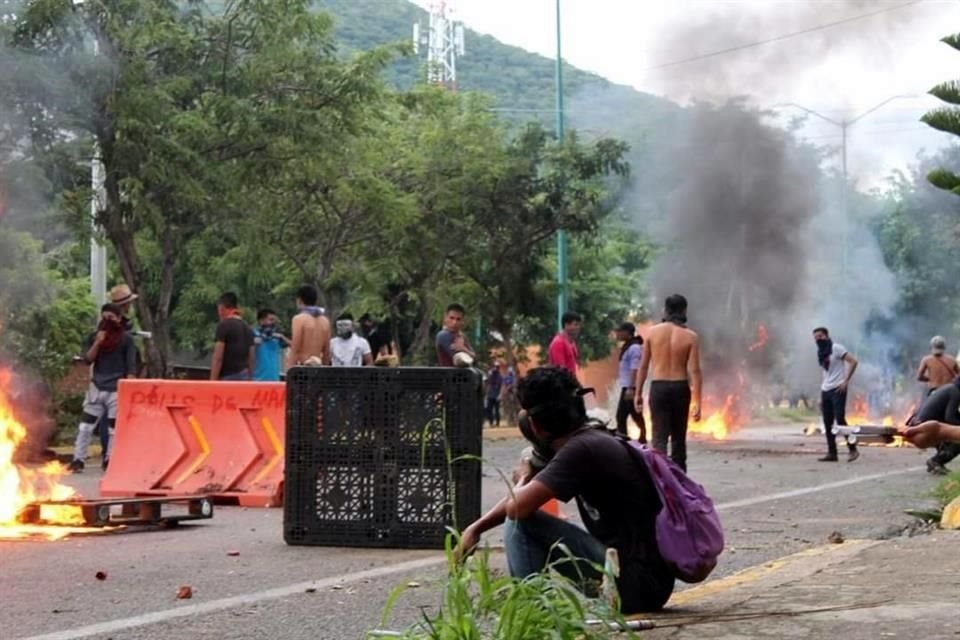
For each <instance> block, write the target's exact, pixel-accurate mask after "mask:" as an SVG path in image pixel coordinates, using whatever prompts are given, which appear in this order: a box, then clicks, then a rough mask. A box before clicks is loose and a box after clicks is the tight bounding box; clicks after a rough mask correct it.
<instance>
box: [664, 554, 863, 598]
mask: <svg viewBox="0 0 960 640" xmlns="http://www.w3.org/2000/svg"><path fill="white" fill-rule="evenodd" d="M876 544H879V541H877V540H847V541H846V542H844V543H843V544H827V545H823V546H820V547H813V548H812V549H805V550H803V551H799V552H797V553H794V554H792V555H789V556H784V557H782V558H777V559H776V560H771V561H770V562H765V563H763V564H759V565H756V566H753V567H748V568H747V569H743V570H742V571H738V572H737V573H734V574H733V575H730V576H727V577H725V578H720V579H719V580H712V581H710V582H707V583H704V584H701V585H697V586H695V587H691V588H689V589H685V590H684V591H680V592H678V593H674V594H673V597H672V598H670V602H668V603H667V607H668V608H670V607H683V606H685V605H688V604H690V603H692V602H696V601H698V600H703V599H704V598H709V597H712V596H716V595H720V594H722V593H725V592H727V591H731V590H732V589H739V588H742V587H745V586H747V585H750V584H754V583H756V582H758V581H760V580H762V579H764V578H769V577H772V576H775V575H777V574H791V573H796V572H792V571H790V570H791V569H794V568H803V569H804V570H805V571H803V572H802V574H803V575H812V574H813V573H814V572H816V571H819V570H820V569H822V568H823V567H825V566H829V565H830V564H833V563H834V562H836V561H838V559H842V558H843V557H846V556H849V555H854V554H856V553H859V552H860V551H863V550H864V549H868V548H869V547H872V546H874V545H876ZM836 556H840V558H836ZM815 559H817V560H819V561H818V562H813V560H815ZM794 577H802V576H794V575H790V576H788V579H792V578H794Z"/></svg>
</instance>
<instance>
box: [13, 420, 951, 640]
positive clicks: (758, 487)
mask: <svg viewBox="0 0 960 640" xmlns="http://www.w3.org/2000/svg"><path fill="white" fill-rule="evenodd" d="M800 430H801V428H800V427H798V426H790V427H755V428H751V429H748V430H746V431H743V432H741V433H740V434H737V436H736V439H734V440H730V441H724V442H704V441H697V442H693V443H692V444H691V452H690V456H691V463H690V471H691V474H692V475H693V476H694V477H695V478H696V479H697V480H698V481H700V482H701V483H702V484H704V485H705V486H706V487H707V489H708V492H709V493H710V494H711V496H712V497H713V499H714V501H715V503H716V504H717V505H718V507H719V509H720V513H721V517H722V519H723V522H724V526H725V529H726V540H727V551H726V552H725V554H724V556H723V557H722V559H721V564H720V566H719V567H718V569H717V571H716V572H715V573H714V577H722V576H725V575H729V574H730V573H733V572H735V571H738V570H740V569H743V568H746V567H750V566H755V565H758V564H761V563H764V562H767V561H769V560H771V559H774V558H778V557H781V556H784V555H787V554H790V553H794V552H796V551H799V550H802V549H805V548H810V547H813V546H819V545H822V544H824V543H826V542H827V538H828V536H829V535H830V534H831V533H832V532H834V531H839V532H840V533H842V534H843V535H844V536H845V537H847V538H879V537H890V536H895V535H898V534H899V533H900V532H901V531H902V530H903V529H904V527H905V526H906V525H907V524H908V523H909V518H908V517H907V516H905V515H904V514H903V510H904V509H905V508H909V507H916V506H923V505H924V504H927V503H928V502H929V498H928V494H929V491H930V489H931V488H932V487H933V486H934V484H935V480H934V479H933V478H931V477H930V476H928V475H927V474H926V473H925V472H924V471H923V470H922V464H923V460H924V454H923V453H922V452H919V451H916V450H914V449H910V448H906V449H891V448H880V447H870V448H865V449H864V455H863V456H862V457H861V459H860V460H859V461H857V462H855V463H853V464H848V463H846V462H840V463H832V464H826V463H819V462H817V461H816V458H817V457H818V456H819V455H821V454H822V451H821V449H822V447H823V445H822V444H821V439H820V437H811V438H805V437H803V436H801V435H800ZM519 448H520V442H519V441H516V440H506V441H494V442H487V443H486V444H485V452H484V455H485V457H486V458H487V459H488V460H490V465H491V468H488V469H487V470H486V471H485V474H484V475H485V477H484V503H485V504H486V505H491V504H493V502H495V501H496V500H497V499H498V498H499V497H500V496H501V495H502V491H503V490H502V485H501V484H500V480H499V478H498V476H497V474H496V473H495V472H494V471H493V469H492V465H496V466H498V467H500V468H501V469H504V470H506V471H509V470H510V469H511V468H512V466H513V462H514V460H515V458H516V455H517V453H518V451H519ZM98 476H99V473H98V472H95V471H88V472H87V473H86V474H84V475H82V476H75V477H74V478H73V479H72V481H73V482H74V483H75V484H76V486H77V487H78V488H79V489H80V490H81V491H82V492H83V493H84V494H85V495H91V496H92V495H96V481H97V480H98ZM574 511H575V509H574V508H573V507H572V505H567V506H565V512H566V513H567V514H570V515H573V513H574ZM281 521H282V513H281V510H279V509H272V510H258V509H244V508H239V507H232V508H231V507H220V508H218V509H217V512H216V515H215V518H214V519H213V520H210V521H206V522H204V523H203V524H197V525H194V526H189V527H188V526H183V527H181V528H179V529H172V530H149V531H142V532H129V531H128V532H124V533H118V534H113V535H104V536H96V537H84V538H75V539H67V540H62V541H58V542H39V541H18V542H0V558H2V560H0V563H2V564H0V566H2V570H0V595H2V602H3V605H4V606H2V607H0V628H2V629H3V631H2V632H0V637H3V638H30V639H32V640H39V639H40V638H43V639H44V640H67V639H69V638H95V639H97V640H106V639H107V638H113V639H114V640H121V639H122V640H133V639H137V640H153V639H157V640H160V639H163V640H171V639H174V640H177V639H180V638H191V639H193V638H224V639H238V640H239V639H248V638H249V639H254V638H273V639H278V640H295V639H301V638H303V639H308V638H309V639H310V640H317V639H340V638H363V637H364V633H365V632H366V631H367V630H369V629H371V628H375V627H377V626H379V622H380V615H381V612H382V609H383V605H384V603H385V602H386V600H387V598H388V596H389V594H390V592H391V591H392V590H393V589H394V588H395V587H396V586H398V585H404V584H408V583H411V582H413V583H415V584H416V585H418V586H416V587H414V588H410V589H409V590H408V591H407V592H406V593H405V594H404V596H402V597H401V598H400V601H399V603H398V606H397V608H396V611H395V615H394V616H393V618H392V619H391V620H390V621H388V623H387V625H386V626H387V627H389V628H393V629H397V628H401V627H402V626H403V625H404V624H405V623H409V622H410V621H411V620H413V619H415V618H416V617H417V616H418V615H419V614H420V610H421V608H427V609H431V608H434V607H435V606H436V605H437V604H438V602H439V599H438V590H439V587H440V585H441V584H442V580H443V576H444V565H443V558H442V556H441V554H440V553H439V552H434V551H404V550H365V549H342V548H319V547H289V546H287V545H285V544H284V542H283V539H282V529H281ZM485 542H486V543H487V544H489V545H491V546H493V547H497V546H498V545H499V544H500V542H501V541H500V538H499V533H498V532H494V533H491V534H490V535H488V537H487V539H486V540H485ZM228 552H239V555H228ZM494 562H495V564H497V565H498V566H503V561H502V554H501V553H499V552H496V553H495V558H494ZM97 572H105V573H106V574H107V578H106V579H105V580H98V579H97V578H96V574H97ZM184 585H189V586H191V587H192V589H193V598H192V599H190V600H177V599H176V592H177V590H178V588H179V587H181V586H184Z"/></svg>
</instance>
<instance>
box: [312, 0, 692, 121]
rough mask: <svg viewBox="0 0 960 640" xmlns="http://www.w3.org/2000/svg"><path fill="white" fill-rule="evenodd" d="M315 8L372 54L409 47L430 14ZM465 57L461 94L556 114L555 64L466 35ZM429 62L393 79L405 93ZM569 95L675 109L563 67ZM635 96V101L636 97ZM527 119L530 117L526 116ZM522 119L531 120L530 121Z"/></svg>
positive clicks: (409, 9)
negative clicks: (392, 46) (397, 45)
mask: <svg viewBox="0 0 960 640" xmlns="http://www.w3.org/2000/svg"><path fill="white" fill-rule="evenodd" d="M316 6H318V7H319V8H321V9H324V10H326V11H328V12H329V13H330V14H331V15H332V16H333V17H334V19H335V24H336V35H337V40H338V42H339V44H340V46H341V47H343V49H344V50H347V51H350V50H358V49H369V48H371V47H374V46H377V45H382V44H386V43H392V42H408V41H410V39H411V37H412V29H413V24H414V23H415V22H420V23H421V24H422V25H426V23H427V12H426V11H424V10H423V9H421V8H420V7H418V6H417V5H415V4H413V3H412V2H408V1H407V0H316ZM465 39H466V50H467V51H466V55H465V56H463V57H462V58H459V59H458V60H457V84H458V87H459V88H460V89H461V90H462V91H479V92H483V93H488V94H491V95H492V96H494V98H495V99H496V102H497V104H498V106H499V107H502V108H507V109H518V110H525V109H534V110H543V111H544V113H545V115H546V117H547V118H551V117H552V116H551V114H550V113H549V112H550V111H551V110H552V109H553V108H554V62H553V60H552V59H550V58H546V57H544V56H541V55H538V54H535V53H530V52H528V51H525V50H523V49H521V48H519V47H513V46H510V45H506V44H503V43H502V42H500V41H498V40H496V39H495V38H493V37H492V36H488V35H481V34H479V33H477V32H475V31H471V30H469V29H467V30H466V35H465ZM424 64H425V59H424V57H423V56H422V55H421V56H420V57H411V58H408V59H405V60H401V61H399V62H398V63H396V64H395V65H394V67H393V68H392V70H391V76H390V79H391V81H392V82H394V83H395V84H396V85H397V86H398V87H400V88H406V87H409V86H411V85H412V84H414V83H415V82H416V81H417V80H418V79H419V78H420V77H422V74H423V69H424ZM564 82H565V91H564V93H565V95H567V96H568V97H570V98H577V99H578V102H579V101H582V99H583V97H584V96H589V95H590V94H591V93H594V92H596V93H605V92H608V91H611V90H612V91H615V92H616V93H617V94H618V95H619V97H620V98H621V99H622V98H623V97H624V96H625V95H629V97H630V102H631V103H634V104H632V105H631V106H634V107H636V108H637V109H638V110H644V111H646V110H654V111H657V112H661V111H662V110H663V109H665V108H671V107H672V106H673V105H671V103H669V102H668V101H666V100H663V99H661V98H657V97H655V96H651V95H649V94H644V93H641V92H638V91H634V90H633V89H629V88H626V87H619V86H616V85H613V84H612V83H610V82H609V81H607V80H605V79H603V78H601V77H600V76H598V75H595V74H592V73H588V72H586V71H581V70H580V69H577V68H575V67H571V66H570V65H565V67H564ZM631 94H632V95H631ZM524 115H525V116H527V115H531V114H524ZM523 119H526V118H525V117H524V118H523Z"/></svg>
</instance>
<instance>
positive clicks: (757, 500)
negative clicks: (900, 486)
mask: <svg viewBox="0 0 960 640" xmlns="http://www.w3.org/2000/svg"><path fill="white" fill-rule="evenodd" d="M923 469H924V467H910V468H908V469H897V470H896V471H887V472H885V473H874V474H872V475H869V476H857V477H856V478H847V479H846V480H837V481H836V482H827V483H826V484H818V485H814V486H812V487H803V488H802V489H791V490H790V491H781V492H780V493H770V494H767V495H765V496H755V497H753V498H744V499H743V500H733V501H731V502H724V503H721V504H718V505H716V509H717V511H729V510H730V509H739V508H741V507H752V506H753V505H756V504H763V503H764V502H775V501H777V500H783V499H785V498H798V497H800V496H805V495H808V494H811V493H819V492H820V491H829V490H830V489H839V488H841V487H849V486H850V485H852V484H860V483H861V482H870V481H872V480H881V479H883V478H890V477H893V476H902V475H905V474H907V473H915V472H917V471H921V470H923Z"/></svg>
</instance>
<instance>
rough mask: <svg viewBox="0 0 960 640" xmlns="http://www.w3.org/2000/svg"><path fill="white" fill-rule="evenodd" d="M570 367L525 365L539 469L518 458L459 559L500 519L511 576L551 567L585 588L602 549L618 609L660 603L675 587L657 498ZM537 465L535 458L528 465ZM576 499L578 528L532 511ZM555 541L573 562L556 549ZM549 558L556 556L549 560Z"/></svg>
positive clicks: (591, 583)
mask: <svg viewBox="0 0 960 640" xmlns="http://www.w3.org/2000/svg"><path fill="white" fill-rule="evenodd" d="M584 393H585V390H584V389H583V388H582V387H581V386H580V384H579V383H578V382H577V379H576V378H575V377H574V376H573V374H572V373H570V372H569V371H567V370H565V369H560V368H557V367H541V368H538V369H533V370H532V371H530V372H529V374H528V375H527V376H526V377H525V378H523V379H522V380H521V381H520V383H519V386H518V389H517V395H518V400H519V402H520V407H521V412H520V419H521V422H523V421H527V425H526V427H527V428H526V429H523V428H522V430H524V431H526V432H527V433H529V434H530V436H528V437H531V438H533V439H534V440H535V442H534V445H535V447H534V448H535V450H536V451H537V453H538V454H539V455H538V456H536V457H537V459H541V458H547V460H545V461H541V462H545V466H543V467H542V468H541V469H540V470H539V471H537V470H536V469H535V466H534V465H531V463H530V460H529V459H524V460H522V461H521V463H520V467H519V468H518V469H517V472H516V473H515V474H514V478H515V483H516V484H515V486H514V488H513V491H512V492H510V493H509V495H507V497H505V498H503V499H502V500H501V501H500V502H499V503H497V505H496V506H495V507H494V508H493V509H491V510H490V511H489V512H488V513H486V514H485V515H484V516H482V517H481V518H480V519H479V520H477V521H476V522H474V523H473V524H471V525H470V526H469V527H467V528H466V529H465V530H464V531H463V533H462V536H461V540H460V543H459V545H458V547H457V557H458V558H461V559H462V558H464V557H465V556H466V555H468V554H469V553H471V552H472V551H473V549H474V548H475V547H476V545H477V544H478V542H479V541H480V537H481V536H482V535H483V534H484V533H486V532H487V531H489V530H490V529H492V528H494V527H496V526H499V525H500V524H505V530H504V546H505V547H506V553H507V564H508V565H509V569H510V574H511V575H512V576H514V577H515V578H524V577H527V576H529V575H532V574H535V573H538V572H540V571H544V570H545V569H546V568H547V567H549V566H551V565H552V566H553V568H554V569H555V570H556V571H558V572H559V573H561V574H563V575H565V576H566V577H568V578H570V579H571V580H573V581H574V583H576V584H578V586H579V587H580V588H581V589H582V590H583V591H584V592H585V593H587V594H588V595H596V593H595V591H594V588H595V587H596V586H597V585H599V584H600V583H601V582H602V578H603V575H602V574H601V573H600V572H599V571H598V570H597V568H596V567H597V565H599V566H603V565H604V561H605V558H606V552H607V548H608V547H612V548H614V549H616V551H617V554H618V556H619V570H620V571H619V577H618V578H617V590H618V592H619V598H620V603H621V604H620V608H621V611H622V612H623V613H624V614H630V613H639V612H644V611H658V610H660V609H662V608H663V606H664V605H665V604H666V602H667V600H669V598H670V596H671V594H672V593H673V586H674V577H673V573H672V572H671V571H670V569H669V568H668V567H667V566H666V564H665V563H664V561H663V558H662V557H661V555H660V550H659V548H658V546H657V541H656V533H655V519H656V516H657V513H658V512H659V511H660V508H661V502H660V498H659V495H658V494H657V490H656V488H655V486H654V484H653V481H652V480H651V478H650V475H649V473H648V472H647V470H646V468H645V467H643V466H641V465H639V464H637V462H636V460H635V459H634V458H633V457H632V456H631V454H630V452H629V450H628V449H627V447H625V446H624V444H623V443H622V442H620V441H619V440H618V439H617V437H616V436H615V435H612V434H610V433H608V432H607V431H606V430H605V429H595V428H591V427H590V426H588V424H587V414H586V409H585V406H584V401H583V395H584ZM536 466H539V465H536ZM554 498H556V499H558V500H562V501H564V502H567V501H569V500H570V499H572V498H576V499H577V506H578V507H579V510H580V516H581V518H582V520H583V523H584V525H585V526H586V530H584V529H582V528H580V527H578V526H576V525H574V524H572V523H570V522H567V521H565V520H560V519H559V518H555V517H554V516H552V515H549V514H547V513H545V512H543V511H541V510H540V507H542V506H543V505H544V504H545V503H546V502H547V501H549V500H551V499H554ZM558 543H562V544H563V545H565V546H566V548H567V549H569V551H570V554H571V555H572V556H573V558H576V559H577V560H574V561H571V560H570V557H569V556H568V555H566V553H565V552H563V551H561V550H560V549H559V548H558ZM554 563H557V564H554Z"/></svg>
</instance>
